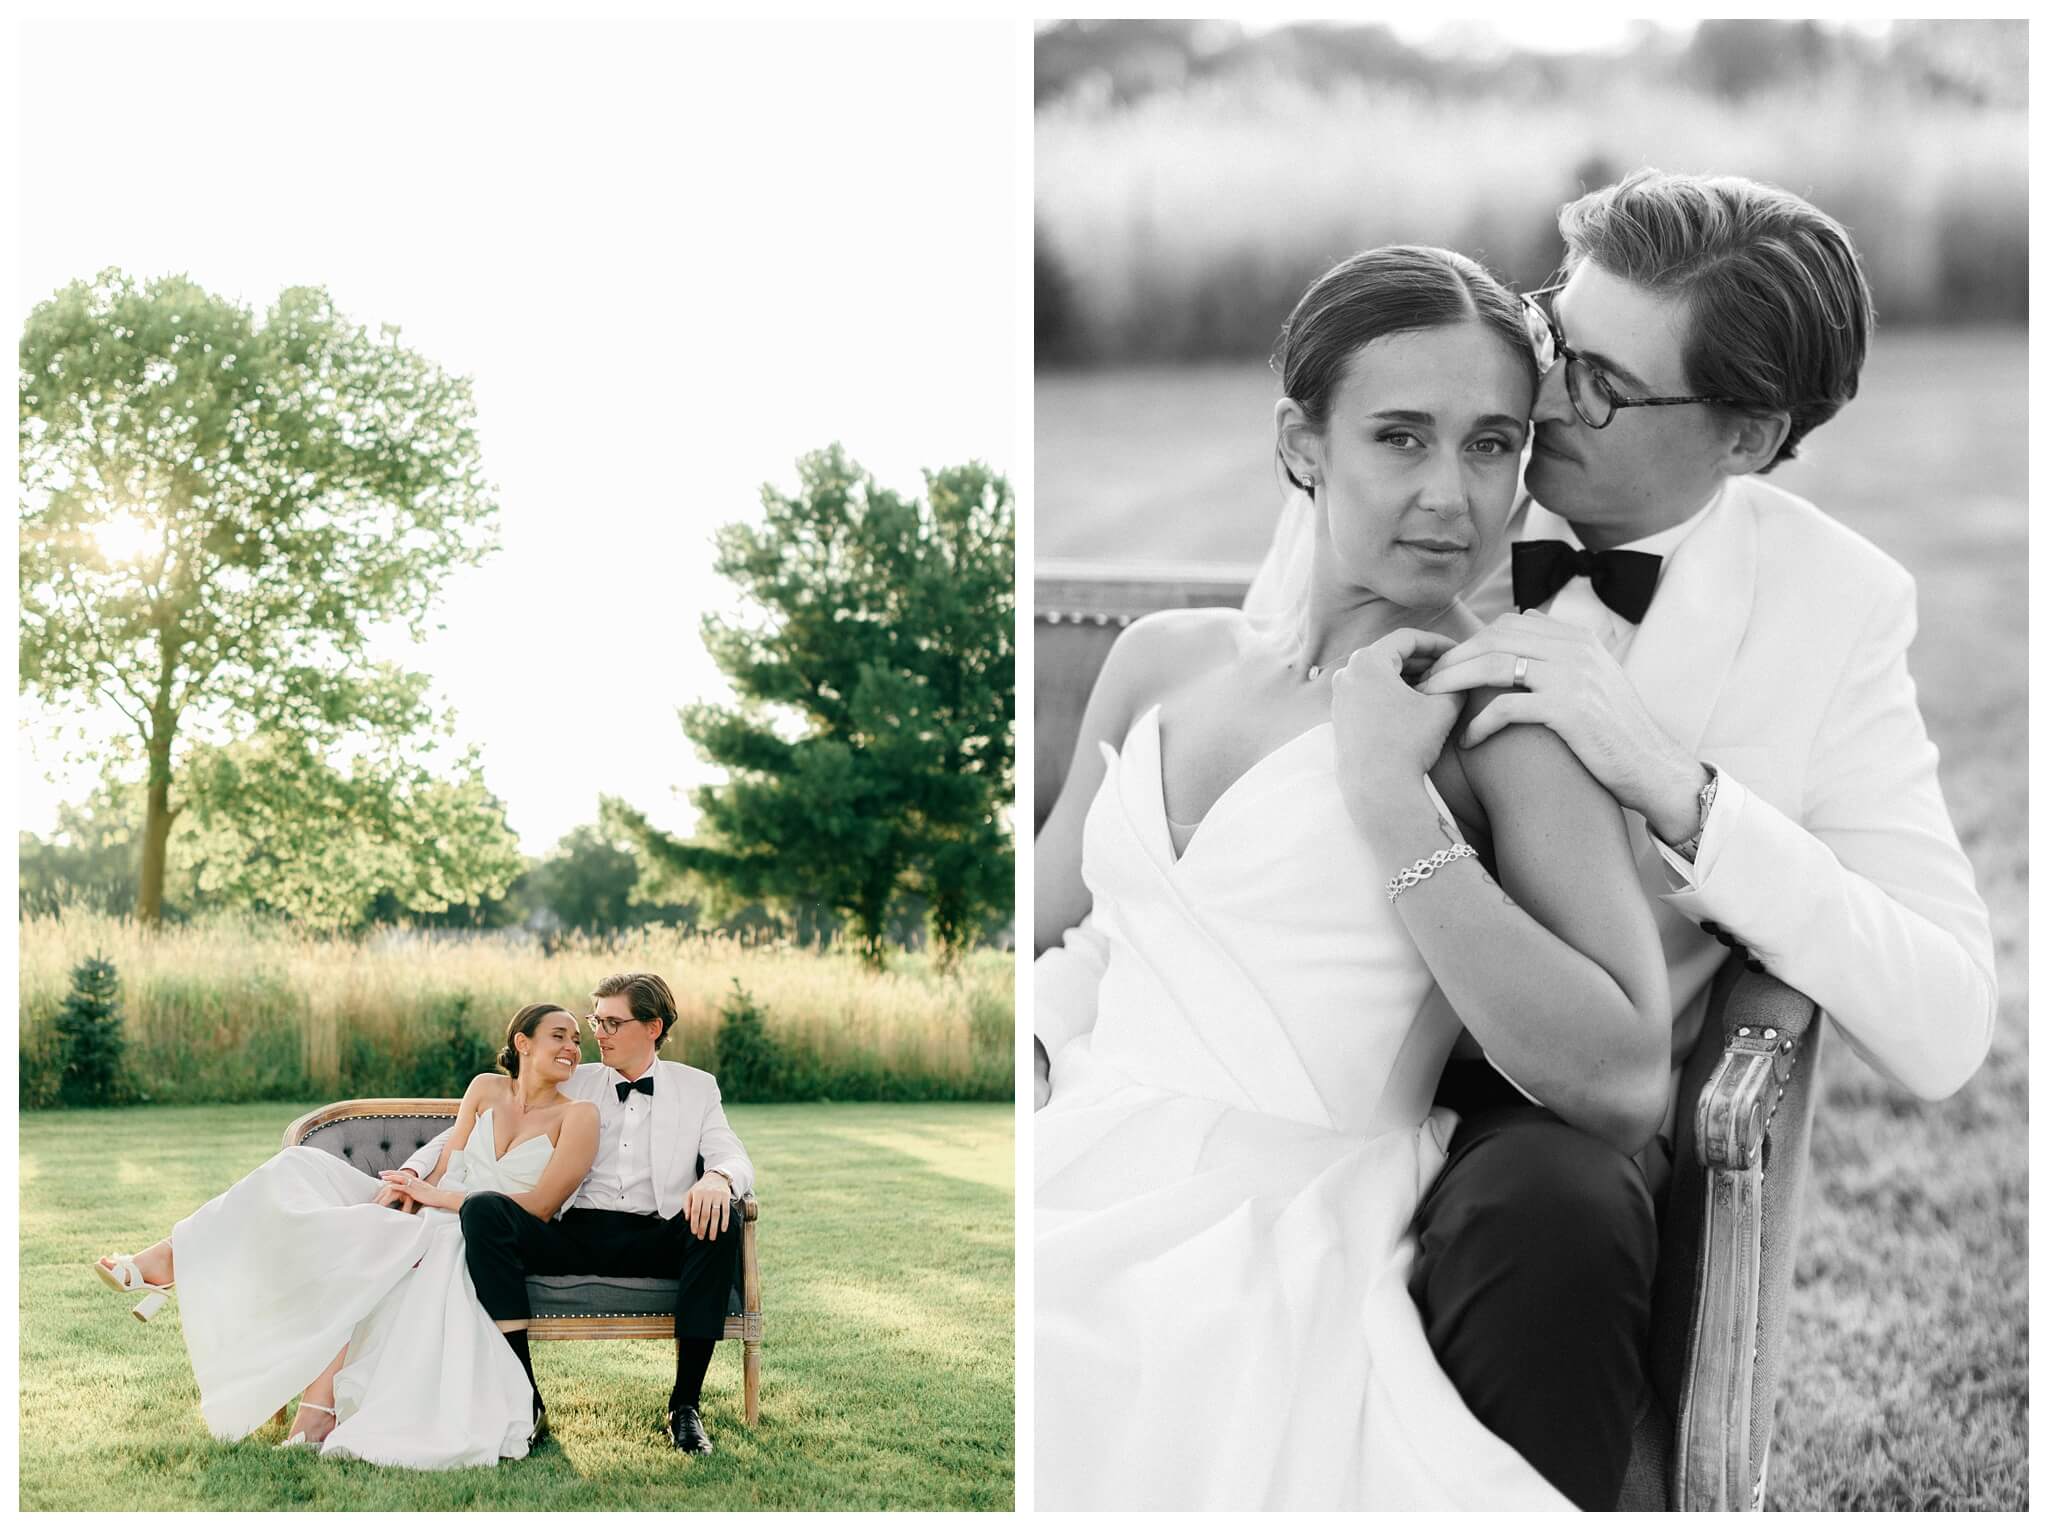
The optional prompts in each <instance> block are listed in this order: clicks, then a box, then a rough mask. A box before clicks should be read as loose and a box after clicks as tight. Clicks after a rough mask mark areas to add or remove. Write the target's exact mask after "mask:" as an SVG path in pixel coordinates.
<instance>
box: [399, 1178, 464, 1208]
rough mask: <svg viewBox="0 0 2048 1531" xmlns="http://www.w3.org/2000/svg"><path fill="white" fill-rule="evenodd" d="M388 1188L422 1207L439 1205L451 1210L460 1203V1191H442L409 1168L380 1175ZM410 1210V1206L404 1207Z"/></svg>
mask: <svg viewBox="0 0 2048 1531" xmlns="http://www.w3.org/2000/svg"><path fill="white" fill-rule="evenodd" d="M380 1178H381V1179H382V1180H383V1181H384V1183H385V1187H386V1189H388V1190H396V1191H397V1192H398V1193H399V1194H400V1195H401V1196H403V1197H404V1198H405V1199H406V1200H408V1201H411V1202H414V1203H416V1204H417V1205H419V1206H422V1207H439V1208H441V1209H442V1210H443V1211H446V1212H453V1211H455V1210H456V1209H457V1208H458V1207H460V1206H461V1205H462V1193H461V1192H460V1191H444V1190H442V1189H441V1187H439V1186H437V1185H435V1184H434V1183H433V1182H432V1181H429V1180H422V1179H421V1178H420V1177H419V1176H418V1175H416V1174H414V1173H413V1172H412V1171H411V1170H386V1171H384V1173H383V1175H382V1176H381V1177H380ZM403 1210H405V1211H408V1212H409V1211H411V1210H412V1208H410V1207H407V1208H404V1209H403Z"/></svg>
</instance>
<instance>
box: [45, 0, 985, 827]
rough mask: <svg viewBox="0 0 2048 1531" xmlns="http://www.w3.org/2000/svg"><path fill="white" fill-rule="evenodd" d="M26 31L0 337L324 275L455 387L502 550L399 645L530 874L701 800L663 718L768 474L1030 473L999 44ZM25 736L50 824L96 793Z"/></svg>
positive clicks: (679, 823)
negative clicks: (67, 318)
mask: <svg viewBox="0 0 2048 1531" xmlns="http://www.w3.org/2000/svg"><path fill="white" fill-rule="evenodd" d="M20 37H21V42H20V55H19V63H20V69H19V75H18V77H17V83H18V87H19V92H20V104H19V112H20V119H19V121H20V124H21V126H20V131H21V134H22V146H23V153H22V156H21V175H20V180H19V182H18V186H19V207H18V212H19V214H20V220H19V226H20V236H19V239H20V244H19V254H18V266H17V268H16V269H17V273H18V283H17V290H16V293H15V303H16V323H17V326H18V325H19V323H20V321H21V320H22V319H24V318H25V317H26V315H27V313H28V311H29V310H30V308H32V307H33V306H34V305H35V304H36V303H37V302H38V301H40V300H42V299H43V298H45V297H47V296H48V295H49V294H50V293H51V292H52V291H54V290H55V289H56V288H58V287H60V286H62V285H63V284H65V283H66V282H68V281H70V280H71V279H73V278H75V277H81V276H89V275H91V274H92V273H93V272H95V271H97V270H99V269H100V268H102V267H104V266H109V265H113V266H120V267H123V268H125V269H127V270H128V271H130V272H131V273H135V274H138V275H157V274H162V273H167V272H186V273H189V274H190V275H191V276H192V277H194V278H195V279H196V280H198V281H199V282H200V283H202V284H203V285H205V286H207V287H208V288H210V289H212V290H214V291H216V292H220V293H224V294H229V295H232V296H235V297H237V298H238V299H240V300H241V301H243V302H245V303H247V304H248V305H250V306H251V307H253V308H255V309H256V310H257V311H258V312H261V311H262V310H263V309H264V308H265V307H267V306H268V304H269V302H270V300H271V299H272V298H274V297H275V295H276V294H277V292H278V291H279V290H280V289H281V288H283V287H286V286H290V285H294V284H298V283H309V284H320V285H324V286H326V287H327V288H328V290H329V291H330V292H331V293H332V294H333V296H334V299H335V301H336V303H337V304H338V306H339V307H340V308H341V309H342V311H343V312H344V313H346V314H348V315H349V316H350V317H351V318H353V319H355V320H357V321H359V322H363V323H369V324H375V323H377V322H390V323H394V324H397V325H399V326H401V328H402V330H403V338H404V341H405V343H406V344H408V345H410V346H412V347H414V348H415V349H417V350H419V351H421V352H422V353H424V354H425V355H426V356H428V357H430V358H432V359H433V360H434V361H436V362H437V363H439V364H440V365H442V366H444V367H446V368H448V369H450V370H451V371H455V372H459V373H464V374H467V375H468V376H470V377H471V378H473V379H474V382H475V397H476V403H477V409H478V428H479V433H480V436H481V440H482V445H483V451H484V466H485V471H486V472H487V474H488V475H489V476H490V477H491V478H492V479H494V480H495V482H496V483H497V484H498V486H499V496H500V504H501V509H502V514H501V527H502V535H501V540H502V543H503V550H502V551H501V552H499V553H498V554H497V555H495V556H494V557H493V558H491V559H490V560H488V561H487V562H486V563H485V564H484V565H483V566H482V567H481V568H480V569H477V570H473V571H470V572H468V573H466V574H464V575H462V576H460V577H458V578H457V579H456V580H454V581H452V582H451V583H450V585H449V586H448V588H447V591H446V593H445V595H444V597H443V600H442V602H441V604H440V606H439V608H438V609H437V613H436V620H438V621H439V622H440V623H442V624H443V630H442V631H440V632H439V633H437V634H435V635H434V637H433V639H432V641H431V642H429V643H427V644H426V645H424V646H422V647H419V648H413V647H412V646H411V645H410V643H409V642H406V641H405V640H403V639H400V640H398V641H395V642H394V643H393V644H392V645H391V646H390V648H389V654H390V656H391V657H394V658H397V659H399V660H401V661H402V662H404V663H406V664H408V665H410V666H411V667H413V668H416V669H421V670H424V671H426V672H427V673H428V674H430V675H431V676H432V677H433V678H434V681H435V684H436V686H437V688H438V693H439V695H440V697H441V699H442V700H443V702H444V703H445V704H448V705H452V706H453V707H454V708H455V710H456V712H457V714H458V723H459V730H460V733H461V736H462V737H463V738H465V739H468V740H473V741H475V742H477V743H478V744H480V745H481V746H482V749H483V759H484V770H485V777H486V780H487V781H488V782H489V784H490V786H491V788H492V789H493V790H494V791H495V792H496V793H497V794H498V795H499V796H500V797H501V798H502V799H503V800H504V801H505V802H506V804H507V805H508V809H509V813H510V817H511V822H512V827H513V828H514V830H515V831H517V833H518V834H519V836H520V839H521V842H522V844H523V846H524V848H525V849H526V850H527V851H529V852H533V853H538V852H540V851H542V850H545V849H546V848H547V847H548V846H549V845H550V844H552V843H553V842H554V840H555V839H556V838H557V837H559V836H560V835H561V834H562V833H563V832H564V831H566V830H568V829H570V828H572V827H574V826H575V825H577V824H580V823H584V822H587V821H589V820H591V819H593V818H594V817H595V816H596V813H597V801H598V795H599V794H600V793H612V794H616V795H618V796H621V797H623V798H625V799H627V800H628V801H629V802H631V803H633V804H634V805H635V806H637V807H639V808H640V809H642V810H643V811H645V812H647V813H648V814H650V815H651V816H652V817H653V818H654V819H655V821H656V822H658V823H661V824H664V825H666V826H668V827H670V828H672V829H676V830H678V831H682V830H686V829H687V828H688V825H689V821H690V818H691V816H692V815H691V810H690V808H689V806H688V804H687V802H685V801H684V799H683V797H682V796H681V795H680V794H679V793H678V792H676V791H675V789H677V788H687V787H688V786H690V785H692V784H695V783H697V782H700V781H703V780H705V779H707V778H709V777H710V775H711V774H712V773H710V772H709V771H708V770H707V769H706V768H705V767H703V766H702V765H700V764H699V762H698V761H697V759H696V756H695V754H694V752H693V751H692V750H691V748H690V746H689V743H688V741H687V740H686V739H685V738H684V736H683V733H682V730H681V728H680V726H679V724H678V722H677V719H676V708H677V707H678V706H679V705H681V704H683V703H686V702H690V701H695V700H699V699H704V698H713V697H721V696H724V695H725V694H726V692H725V688H724V685H723V681H722V678H721V677H720V675H719V673H718V672H717V670H716V669H715V668H714V667H713V666H712V665H711V664H710V662H709V660H708V659H707V658H706V657H705V655H704V654H703V651H702V648H701V645H700V643H699V639H698V626H699V621H700V619H701V618H702V616H703V615H704V614H705V613H706V612H707V611H711V610H720V609H729V608H730V607H731V606H732V605H733V597H732V593H731V591H730V589H729V587H726V586H725V585H724V584H723V582H722V581H719V580H718V579H716V578H715V577H714V576H713V575H712V573H711V571H710V558H711V545H710V534H711V531H712V529H713V528H714V527H715V526H717V525H719V524H721V523H724V522H728V521H733V520H737V519H741V518H746V517H750V516H752V515H754V514H755V513H756V511H757V510H758V505H759V497H758V490H759V486H760V484H761V483H762V482H763V481H764V480H768V481H772V482H774V483H776V484H777V485H779V486H781V487H783V488H791V487H793V486H794V483H795V471H794V464H795V459H796V458H797V456H798V455H799V454H800V453H802V452H805V451H808V450H810V449H813V448H816V447H822V446H824V445H826V444H828V443H829V442H831V441H834V440H838V441H841V442H844V443H845V445H846V447H847V449H848V450H849V451H850V452H851V453H852V454H853V456H854V457H855V458H856V459H857V460H859V461H860V462H862V463H863V464H864V465H866V466H867V467H868V468H869V469H870V470H872V471H873V472H874V473H875V474H876V475H877V476H878V477H879V478H880V479H881V480H882V481H883V482H884V483H885V484H888V485H890V486H892V487H896V488H898V489H901V490H904V491H918V490H921V479H920V478H919V470H920V469H922V468H925V467H940V466H944V465H947V464H952V463H959V462H964V461H966V460H968V459H970V458H980V459H981V460H983V461H985V462H988V463H990V464H992V465H993V466H994V467H996V468H997V469H998V470H1000V471H1002V472H1005V473H1008V474H1011V475H1012V476H1013V478H1014V477H1015V476H1016V475H1017V473H1018V460H1019V456H1020V453H1019V444H1018V443H1017V441H1016V440H1015V425H1014V422H1015V410H1016V403H1015V398H1016V395H1015V391H1014V390H1015V388H1016V384H1017V379H1018V377H1019V376H1020V374H1021V366H1022V363H1023V360H1024V358H1021V357H1019V356H1018V354H1017V349H1018V348H1017V344H1016V330H1017V324H1018V314H1017V308H1016V304H1017V301H1018V292H1017V290H1018V287H1019V285H1020V284H1019V283H1018V281H1017V280H1016V276H1015V273H1016V272H1017V270H1018V269H1019V268H1020V261H1019V258H1018V256H1017V254H1016V252H1017V250H1018V249H1019V248H1021V246H1020V244H1019V240H1020V238H1021V233H1020V231H1019V230H1018V229H1017V227H1016V224H1017V217H1016V213H1017V208H1016V202H1015V191H1014V187H1015V184H1016V182H1015V176H1014V170H1013V167H1014V164H1015V158H1016V155H1015V146H1014V137H1013V135H1014V133H1015V130H1016V128H1017V125H1018V120H1019V118H1018V111H1017V107H1016V104H1015V102H1016V97H1015V95H1014V93H1013V82H1014V81H1015V80H1016V78H1017V64H1016V47H1017V45H1018V34H1017V32H1016V30H1015V29H1014V27H1013V26H1012V25H1011V24H1009V23H1007V22H996V23H976V24H972V25H959V24H951V23H938V22H932V21H923V22H916V23H907V24H888V23H877V22H860V23H856V24H838V23H821V22H815V21H803V22H796V21H784V22H780V23H765V24H758V25H754V24H745V23H728V24H716V23H667V22H659V21H653V20H643V21H591V20H576V21H573V22H572V21H568V20H557V21H551V22H542V21H513V22H483V21H440V22H421V21H417V20H400V19H385V20H376V21H363V22H343V21H327V22H322V23H314V22H308V21H297V20H293V21H285V22H279V23H272V22H265V21H256V20H248V19H244V20H236V21H228V22H218V23H205V22H192V21H180V22H177V23H176V24H174V25H158V24H154V23H149V22H141V21H128V22H124V23H122V24H120V25H108V24H107V23H106V22H104V21H101V22H98V23H93V24H85V23H80V24H69V23H63V24H59V23H49V22H40V23H35V22H32V23H28V24H25V25H24V27H23V28H22V31H21V34H20ZM88 61H89V64H90V68H89V70H87V69H86V63H87V62H88ZM88 80H89V83H86V82H87V81H88ZM31 147H32V148H33V152H32V153H31V152H29V150H30V148H31ZM115 721H117V722H118V721H119V720H118V718H116V719H115ZM51 723H52V720H51V719H49V718H48V717H47V716H42V717H33V718H31V719H29V720H27V721H25V724H24V728H23V731H22V740H21V755H20V771H19V782H20V816H21V827H22V828H24V829H29V830H34V831H37V832H40V833H47V832H48V831H49V829H50V828H51V827H52V826H53V824H54V822H55V810H56V805H57V804H58V803H59V802H62V801H65V800H67V799H71V798H75V797H79V796H82V795H83V794H84V792H85V791H86V790H87V788H88V787H89V786H90V783H91V772H90V771H89V770H83V769H68V768H66V767H65V766H64V765H63V763H62V760H61V751H60V750H59V749H58V748H57V747H55V746H54V745H53V744H52V743H51V742H50V729H51ZM87 726H89V727H99V726H104V725H103V724H101V723H100V722H98V721H97V720H87ZM123 726H124V727H125V726H126V725H123ZM110 731H111V730H110ZM51 773H54V774H55V775H56V776H57V777H58V780H57V781H56V782H54V783H53V782H51V781H48V780H46V779H45V777H46V775H47V774H51Z"/></svg>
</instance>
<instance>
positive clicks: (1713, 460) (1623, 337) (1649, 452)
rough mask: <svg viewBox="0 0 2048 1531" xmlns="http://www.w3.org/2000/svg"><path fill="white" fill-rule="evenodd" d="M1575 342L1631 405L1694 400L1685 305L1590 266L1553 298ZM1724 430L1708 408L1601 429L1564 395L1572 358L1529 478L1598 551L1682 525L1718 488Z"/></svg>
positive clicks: (1543, 403) (1556, 386) (1544, 398)
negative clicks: (1687, 361)
mask: <svg viewBox="0 0 2048 1531" xmlns="http://www.w3.org/2000/svg"><path fill="white" fill-rule="evenodd" d="M1550 301H1551V310H1550V311H1551V315H1552V317H1553V318H1554V319H1555V320H1556V321H1557V328H1558V330H1559V331H1560V332H1561V333H1562V335H1563V337H1564V341H1565V344H1567V345H1569V346H1570V347H1571V348H1572V349H1573V350H1575V351H1577V352H1579V353H1580V354H1581V355H1582V356H1584V357H1586V359H1587V360H1588V361H1590V362H1592V363H1593V364H1594V365H1595V366H1597V367H1598V368H1600V370H1601V371H1602V372H1603V373H1604V374H1605V375H1606V376H1607V377H1608V378H1609V379H1611V380H1612V382H1613V384H1614V386H1615V391H1616V392H1617V393H1618V394H1619V395H1620V396H1622V397H1655V396H1660V395H1661V396H1666V397H1669V396H1675V395H1682V394H1690V393H1693V392H1695V391H1696V390H1695V389H1694V388H1693V387H1692V386H1691V385H1690V380H1689V379H1688V378H1687V377H1686V375H1685V362H1684V356H1685V342H1686V336H1687V326H1688V324H1689V323H1690V315H1689V314H1688V313H1687V312H1686V307H1685V304H1684V303H1683V301H1682V300H1680V299H1677V298H1667V297H1663V296H1660V295H1659V294H1657V293H1654V292H1651V291H1650V290H1649V289H1648V288H1645V287H1639V286H1637V285H1636V284H1635V283H1633V282H1630V281H1627V280H1625V279H1623V278H1621V277H1618V276H1615V275H1613V274H1612V273H1611V272H1608V271H1606V270H1605V269H1603V268H1602V267H1600V266H1596V265H1594V264H1593V263H1591V262H1590V261H1588V262H1584V263H1582V264H1581V265H1580V266H1579V268H1578V270H1576V271H1575V272H1573V273H1572V277H1571V280H1570V281H1568V282H1567V283H1565V285H1564V289H1563V290H1562V291H1561V292H1558V293H1556V294H1555V295H1554V296H1553V297H1552V298H1551V300H1550ZM1725 436H1726V432H1725V430H1724V429H1723V427H1722V425H1721V422H1720V421H1719V420H1718V419H1717V418H1716V415H1715V412H1714V411H1713V410H1712V409H1711V408H1709V407H1708V406H1707V405H1704V404H1671V405H1653V406H1647V407H1638V408H1634V409H1617V410H1616V411H1615V412H1614V418H1613V419H1611V420H1610V421H1608V423H1607V425H1606V427H1605V428H1604V429H1601V430H1597V431H1596V430H1594V429H1592V428H1591V427H1590V426H1588V425H1587V424H1586V423H1585V421H1583V420H1582V419H1580V418H1579V414H1578V411H1577V410H1576V409H1574V408H1573V407H1572V402H1571V399H1570V397H1569V396H1568V395H1567V393H1566V390H1565V366H1564V363H1563V361H1562V360H1560V361H1559V362H1558V364H1557V365H1556V366H1554V367H1552V368H1551V369H1550V371H1549V372H1548V373H1547V374H1545V376H1544V378H1543V381H1542V383H1541V385H1540V386H1539V387H1538V388H1537V390H1536V409H1535V443H1534V448H1533V450H1532V451H1531V452H1530V454H1529V464H1528V467H1527V468H1526V469H1525V470H1524V478H1525V482H1526V484H1527V487H1528V490H1529V493H1531V494H1532V495H1534V496H1535V497H1536V499H1537V501H1538V503H1540V504H1541V505H1543V506H1544V507H1545V508H1546V509H1549V510H1552V511H1555V512H1556V513H1557V514H1558V515H1560V516H1563V517H1564V518H1565V520H1567V521H1569V522H1571V524H1572V529H1573V530H1574V531H1576V532H1577V533H1578V534H1579V537H1580V539H1581V540H1582V541H1583V542H1585V544H1586V545H1587V546H1588V547H1590V548H1593V549H1594V550H1595V551H1598V550H1601V549H1604V548H1611V547H1615V546H1618V545H1619V544H1621V543H1624V542H1633V541H1635V540H1636V539H1637V538H1640V537H1647V536H1649V535H1651V534H1652V533H1654V532H1659V531H1662V530H1664V528H1666V527H1667V526H1676V525H1677V524H1678V523H1679V522H1681V521H1683V520H1684V519H1685V518H1686V517H1687V516H1690V515H1691V514H1692V513H1693V512H1694V511H1696V510H1698V509H1699V508H1700V507H1701V506H1702V505H1704V504H1705V503H1706V502H1707V500H1708V498H1709V497H1710V496H1711V495H1712V494H1713V492H1714V491H1715V489H1717V488H1718V487H1719V486H1720V483H1721V478H1722V475H1723V472H1724V467H1723V462H1724V459H1723V452H1724V449H1725V446H1726V440H1725Z"/></svg>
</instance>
